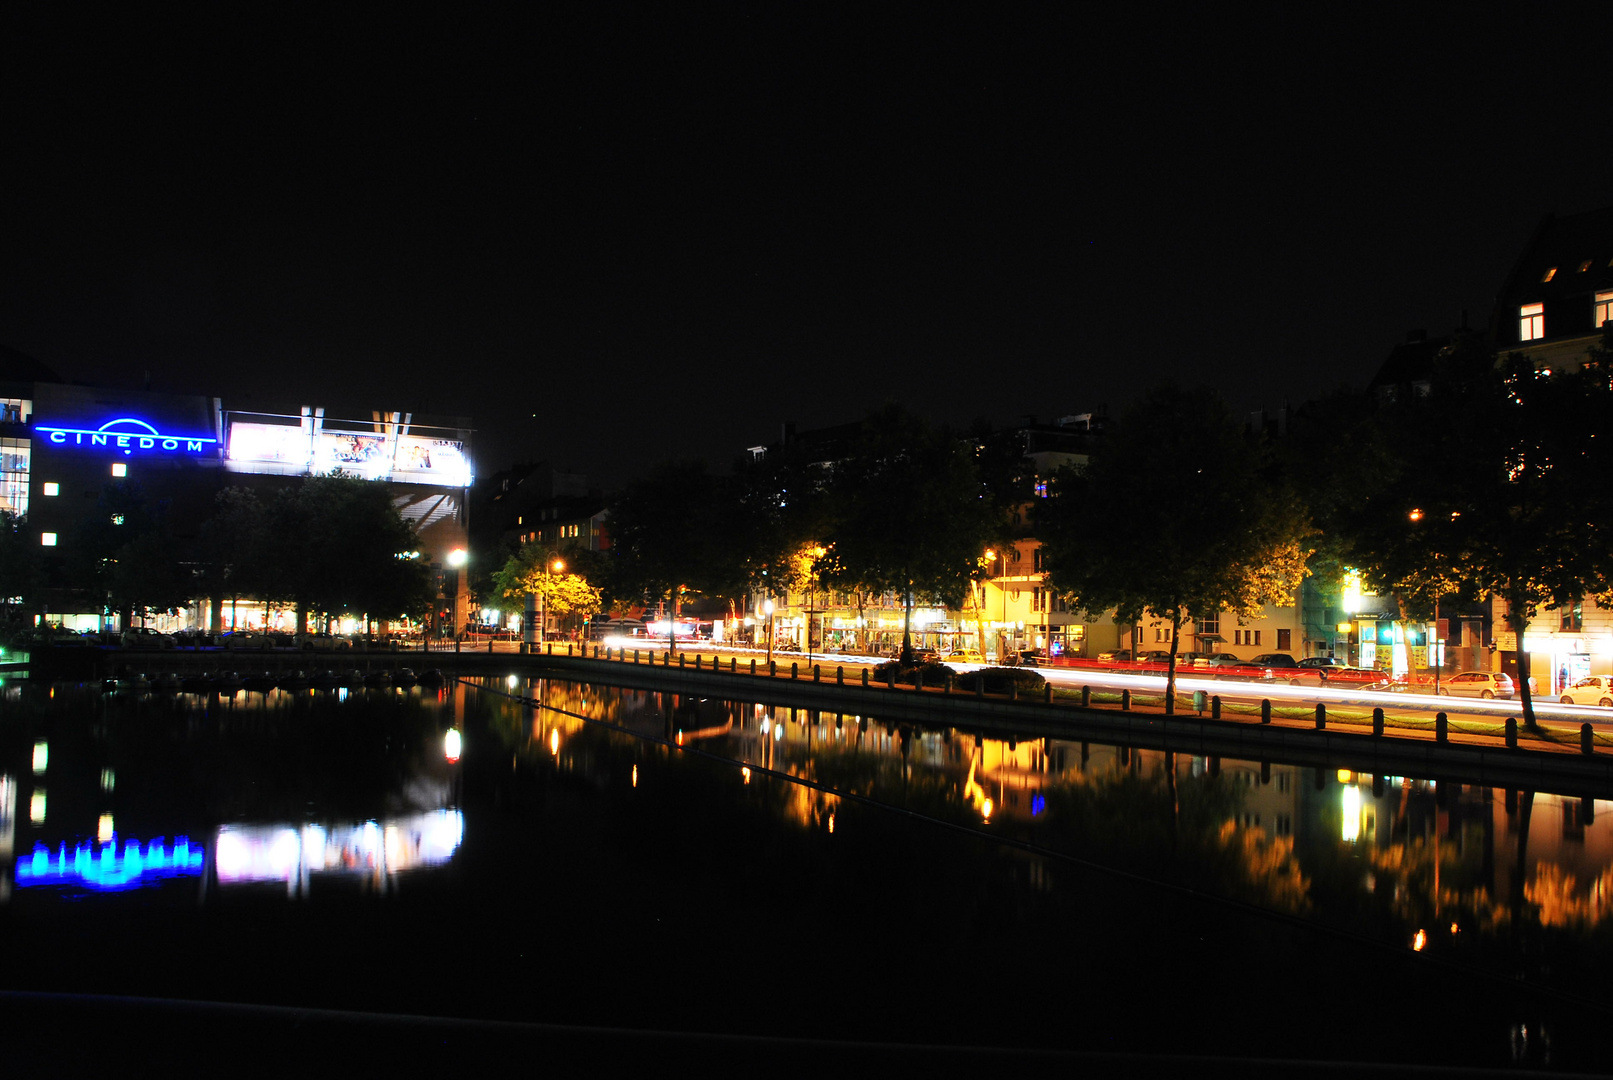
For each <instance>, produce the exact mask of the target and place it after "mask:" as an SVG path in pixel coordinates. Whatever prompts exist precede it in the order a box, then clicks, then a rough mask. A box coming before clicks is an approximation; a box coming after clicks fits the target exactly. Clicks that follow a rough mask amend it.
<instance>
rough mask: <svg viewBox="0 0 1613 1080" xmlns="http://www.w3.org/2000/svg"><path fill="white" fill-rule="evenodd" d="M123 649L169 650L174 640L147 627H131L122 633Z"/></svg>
mask: <svg viewBox="0 0 1613 1080" xmlns="http://www.w3.org/2000/svg"><path fill="white" fill-rule="evenodd" d="M122 641H123V647H124V648H125V649H171V648H173V647H174V639H173V638H172V637H170V636H169V635H167V634H164V633H161V632H160V631H157V630H153V629H152V628H151V627H149V626H131V627H129V629H127V630H125V631H124V632H123V638H122Z"/></svg>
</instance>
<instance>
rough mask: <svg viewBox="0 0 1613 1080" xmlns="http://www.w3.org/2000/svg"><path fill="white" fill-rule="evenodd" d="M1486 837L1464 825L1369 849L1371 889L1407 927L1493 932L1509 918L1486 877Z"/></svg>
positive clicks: (1472, 826) (1474, 828) (1476, 829)
mask: <svg viewBox="0 0 1613 1080" xmlns="http://www.w3.org/2000/svg"><path fill="white" fill-rule="evenodd" d="M1483 851H1484V848H1483V837H1482V835H1481V830H1480V828H1479V827H1478V826H1476V825H1473V824H1470V823H1464V824H1462V825H1461V827H1460V829H1459V830H1458V834H1457V835H1455V836H1445V837H1440V836H1438V835H1430V836H1414V837H1412V838H1411V839H1409V840H1395V841H1392V842H1390V843H1389V844H1387V845H1385V846H1384V847H1381V848H1377V849H1375V850H1373V851H1372V852H1371V866H1372V889H1373V892H1374V893H1375V894H1376V895H1377V896H1379V897H1386V898H1387V899H1388V907H1389V910H1390V911H1391V912H1393V914H1394V915H1395V916H1397V917H1398V918H1399V919H1401V920H1402V921H1403V922H1404V924H1405V925H1406V926H1407V927H1412V928H1419V929H1420V928H1424V927H1432V928H1434V929H1436V930H1442V931H1444V932H1446V933H1450V932H1451V931H1450V926H1451V925H1452V924H1454V925H1455V926H1456V927H1457V928H1458V929H1457V930H1456V931H1455V932H1456V933H1461V932H1463V931H1465V930H1480V931H1484V932H1492V931H1494V930H1496V929H1497V928H1498V927H1500V926H1502V925H1504V924H1506V923H1507V922H1509V921H1510V914H1509V912H1508V911H1507V907H1506V904H1505V903H1504V902H1498V901H1497V898H1496V897H1495V895H1494V893H1493V892H1492V890H1491V888H1490V886H1489V884H1488V882H1486V881H1485V879H1484V854H1483Z"/></svg>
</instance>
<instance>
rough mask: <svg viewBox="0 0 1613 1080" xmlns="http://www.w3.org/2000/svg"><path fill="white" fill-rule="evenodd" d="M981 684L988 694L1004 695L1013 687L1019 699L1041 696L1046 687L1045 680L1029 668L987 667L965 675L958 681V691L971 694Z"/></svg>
mask: <svg viewBox="0 0 1613 1080" xmlns="http://www.w3.org/2000/svg"><path fill="white" fill-rule="evenodd" d="M982 682H983V683H985V687H986V693H988V694H1006V693H1008V688H1009V687H1010V686H1014V687H1017V688H1018V690H1019V696H1020V697H1025V696H1027V695H1030V694H1041V693H1042V692H1043V690H1042V687H1044V686H1046V685H1047V680H1046V679H1044V678H1043V677H1042V676H1041V675H1040V674H1039V673H1037V672H1035V671H1032V670H1031V669H1030V668H1022V667H989V668H981V669H980V670H978V671H971V672H968V673H966V674H965V675H964V676H963V677H962V678H961V679H959V680H958V689H960V690H966V691H968V692H969V693H971V694H972V693H974V692H975V687H976V686H977V685H978V684H980V683H982Z"/></svg>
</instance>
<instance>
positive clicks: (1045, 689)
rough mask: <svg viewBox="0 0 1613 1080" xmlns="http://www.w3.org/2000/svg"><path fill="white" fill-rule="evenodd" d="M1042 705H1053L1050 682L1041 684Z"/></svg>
mask: <svg viewBox="0 0 1613 1080" xmlns="http://www.w3.org/2000/svg"><path fill="white" fill-rule="evenodd" d="M1042 704H1043V705H1051V704H1053V684H1052V683H1050V682H1049V683H1043V684H1042Z"/></svg>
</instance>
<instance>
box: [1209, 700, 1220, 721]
mask: <svg viewBox="0 0 1613 1080" xmlns="http://www.w3.org/2000/svg"><path fill="white" fill-rule="evenodd" d="M1210 719H1211V720H1219V719H1221V695H1220V694H1216V695H1214V696H1212V697H1211V698H1210Z"/></svg>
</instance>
